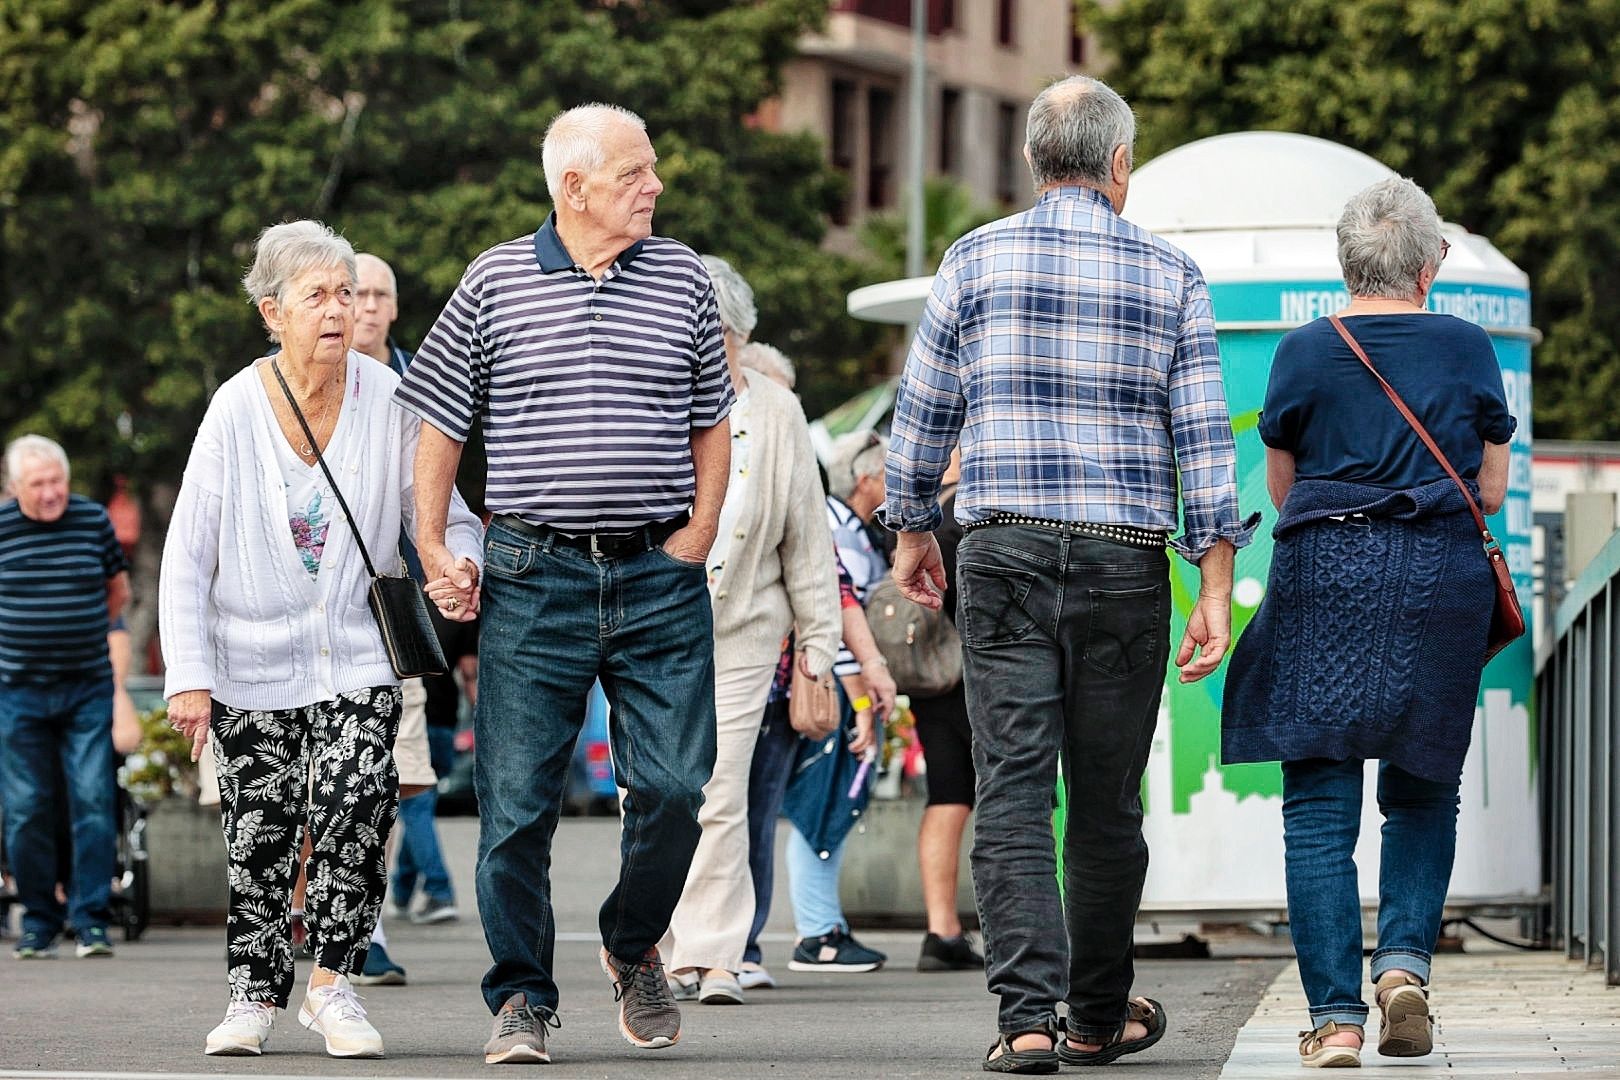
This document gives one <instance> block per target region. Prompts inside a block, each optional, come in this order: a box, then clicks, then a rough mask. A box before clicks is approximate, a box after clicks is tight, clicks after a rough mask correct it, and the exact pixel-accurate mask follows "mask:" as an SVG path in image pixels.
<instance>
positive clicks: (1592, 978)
mask: <svg viewBox="0 0 1620 1080" xmlns="http://www.w3.org/2000/svg"><path fill="white" fill-rule="evenodd" d="M1468 948H1469V949H1470V953H1468V954H1466V955H1458V954H1447V955H1442V956H1440V957H1437V958H1436V960H1435V968H1434V979H1433V992H1432V997H1431V998H1430V1001H1431V1005H1432V1008H1433V1010H1434V1015H1435V1047H1434V1053H1433V1054H1431V1055H1430V1056H1428V1057H1423V1058H1385V1057H1379V1056H1378V1053H1377V1050H1376V1045H1377V1040H1378V1030H1377V1024H1378V1020H1377V1016H1376V1014H1375V1015H1374V1016H1373V1018H1372V1021H1371V1023H1370V1025H1369V1026H1368V1029H1367V1037H1368V1043H1369V1044H1370V1050H1369V1052H1367V1053H1364V1054H1363V1055H1362V1059H1361V1063H1362V1066H1363V1068H1379V1069H1397V1070H1404V1071H1405V1072H1407V1073H1409V1074H1417V1073H1420V1072H1425V1073H1427V1074H1428V1075H1431V1076H1435V1077H1442V1076H1443V1077H1445V1078H1447V1080H1451V1078H1453V1077H1455V1078H1457V1080H1463V1078H1472V1077H1480V1078H1485V1077H1490V1078H1492V1080H1497V1078H1502V1077H1546V1076H1566V1075H1569V1074H1571V1073H1575V1074H1579V1075H1581V1076H1594V1077H1597V1076H1603V1077H1620V989H1612V990H1611V989H1608V988H1606V987H1605V986H1604V985H1603V976H1602V975H1601V974H1600V973H1598V972H1596V971H1589V970H1587V969H1586V968H1585V967H1584V966H1583V965H1581V964H1579V963H1574V962H1571V961H1567V960H1565V959H1564V958H1563V955H1562V954H1561V953H1545V952H1517V951H1510V950H1495V949H1493V947H1492V946H1490V945H1488V944H1484V943H1480V942H1478V941H1476V940H1474V939H1470V940H1469V942H1468ZM1368 992H1369V993H1370V992H1371V987H1368ZM1308 1026H1309V1023H1308V1020H1307V1010H1306V1007H1305V995H1304V993H1303V992H1302V991H1301V990H1300V985H1299V969H1298V967H1297V966H1295V965H1294V964H1289V965H1288V966H1287V967H1286V968H1285V969H1283V971H1282V972H1281V973H1280V974H1279V975H1278V976H1277V978H1276V980H1275V981H1274V982H1273V983H1272V984H1271V988H1270V989H1269V990H1267V991H1266V993H1265V994H1264V995H1263V996H1262V997H1261V999H1260V1004H1259V1005H1258V1006H1257V1007H1256V1009H1255V1012H1254V1016H1253V1017H1251V1018H1250V1020H1249V1022H1248V1023H1247V1024H1245V1025H1244V1027H1243V1030H1242V1031H1240V1032H1239V1033H1238V1038H1237V1044H1236V1045H1235V1046H1234V1047H1233V1048H1232V1056H1231V1057H1230V1058H1229V1059H1228V1060H1227V1063H1226V1068H1225V1069H1224V1070H1222V1072H1221V1077H1222V1078H1223V1080H1271V1078H1272V1077H1284V1076H1286V1077H1303V1076H1312V1075H1317V1074H1316V1073H1315V1072H1314V1071H1313V1070H1308V1069H1305V1068H1303V1067H1302V1066H1301V1065H1300V1064H1299V1051H1298V1046H1299V1036H1298V1035H1297V1034H1296V1032H1298V1031H1299V1030H1301V1029H1302V1028H1305V1027H1308Z"/></svg>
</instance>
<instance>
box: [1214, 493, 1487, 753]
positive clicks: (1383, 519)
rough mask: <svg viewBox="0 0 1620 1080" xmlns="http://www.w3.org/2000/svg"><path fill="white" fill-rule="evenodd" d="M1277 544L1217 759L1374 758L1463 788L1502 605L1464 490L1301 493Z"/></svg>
mask: <svg viewBox="0 0 1620 1080" xmlns="http://www.w3.org/2000/svg"><path fill="white" fill-rule="evenodd" d="M1355 515H1359V516H1355ZM1272 535H1273V537H1274V538H1275V540H1276V544H1275V547H1274V548H1273V551H1272V561H1271V577H1270V583H1269V586H1268V591H1267V593H1266V597H1265V600H1264V601H1263V602H1262V603H1261V605H1260V610H1259V611H1258V612H1256V613H1255V617H1254V620H1253V621H1252V622H1250V623H1249V625H1248V628H1247V629H1245V630H1244V632H1243V636H1242V637H1241V638H1239V639H1238V643H1237V647H1236V648H1235V649H1234V650H1233V653H1232V664H1231V668H1230V670H1229V671H1228V672H1227V676H1226V694H1225V702H1224V705H1223V708H1222V714H1221V757H1222V760H1223V761H1225V762H1226V763H1227V764H1232V763H1235V762H1246V761H1279V760H1280V761H1301V760H1304V759H1307V758H1330V759H1333V760H1336V761H1344V760H1350V759H1355V758H1360V759H1369V758H1377V759H1380V760H1383V761H1389V762H1392V763H1394V764H1395V765H1398V766H1400V767H1401V768H1403V769H1405V770H1406V771H1407V772H1409V773H1412V774H1413V775H1415V776H1421V777H1423V778H1424V779H1427V780H1434V781H1436V782H1441V783H1449V782H1454V781H1455V780H1456V779H1457V778H1458V777H1459V776H1461V775H1462V765H1463V758H1464V756H1466V754H1467V753H1468V742H1469V736H1470V734H1471V733H1472V730H1473V724H1474V704H1475V701H1476V699H1477V698H1478V697H1479V676H1480V671H1481V669H1482V668H1483V666H1484V660H1485V641H1486V637H1487V635H1488V634H1489V632H1490V622H1491V612H1492V609H1493V606H1494V604H1495V597H1496V593H1495V584H1494V578H1493V576H1492V574H1491V570H1490V567H1489V565H1488V564H1487V562H1486V559H1485V554H1484V552H1483V551H1482V550H1481V544H1480V536H1479V529H1478V528H1477V527H1476V526H1475V525H1474V519H1473V517H1472V516H1471V515H1470V514H1469V512H1468V509H1467V504H1466V503H1465V502H1464V501H1463V497H1462V493H1461V492H1459V491H1458V490H1457V485H1456V484H1454V483H1452V482H1451V480H1449V479H1446V480H1439V481H1436V482H1434V483H1430V484H1424V485H1423V486H1421V487H1416V488H1411V489H1409V490H1406V491H1392V490H1390V489H1388V488H1378V487H1369V486H1366V485H1364V484H1351V483H1342V482H1339V481H1332V480H1303V481H1300V482H1299V483H1297V484H1295V485H1294V486H1293V488H1292V490H1290V491H1289V493H1288V498H1287V499H1286V500H1285V501H1284V503H1283V508H1282V515H1281V517H1280V519H1279V520H1278V522H1277V526H1276V528H1275V529H1274V530H1273V533H1272Z"/></svg>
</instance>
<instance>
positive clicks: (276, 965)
mask: <svg viewBox="0 0 1620 1080" xmlns="http://www.w3.org/2000/svg"><path fill="white" fill-rule="evenodd" d="M399 715H400V691H399V687H397V686H373V687H368V688H365V689H361V690H355V691H352V692H350V693H347V694H341V695H339V696H338V697H337V698H336V699H334V700H331V701H321V702H317V703H316V704H314V705H308V706H305V707H304V708H301V709H277V710H262V709H235V708H232V707H230V706H228V705H224V704H221V703H220V702H217V701H216V702H215V703H214V712H213V720H212V723H211V725H210V727H211V734H212V742H213V747H214V761H215V764H216V765H217V766H218V769H219V794H220V807H221V810H222V822H223V824H224V828H225V845H226V849H227V852H228V857H229V867H230V868H229V874H230V909H229V913H228V915H227V917H226V935H227V943H226V965H227V968H228V971H229V979H230V987H231V998H232V999H233V1000H236V1001H271V1002H274V1003H275V1004H276V1006H277V1007H278V1008H283V1009H285V1008H286V1007H287V999H288V997H289V996H290V995H291V993H292V987H293V954H292V934H291V926H290V908H291V900H292V887H293V880H294V878H295V877H296V876H297V874H298V851H299V848H300V846H301V845H302V843H303V833H304V828H305V825H306V824H307V825H308V828H309V833H310V841H311V845H312V848H313V852H312V854H311V855H310V857H309V863H308V866H307V868H306V870H307V875H308V883H309V885H308V891H307V893H306V899H305V906H306V912H305V916H304V920H305V925H307V926H308V927H309V935H310V941H311V943H312V945H313V946H314V949H315V962H316V963H317V964H319V965H320V966H321V967H323V968H326V969H327V970H328V971H335V972H338V973H340V974H347V973H348V972H349V971H350V970H351V969H352V968H353V967H354V965H355V962H356V960H357V959H358V957H359V956H360V955H362V954H363V951H364V950H365V948H366V947H367V946H368V944H369V942H370V937H371V930H372V927H373V926H375V925H376V923H377V915H378V912H379V911H380V910H381V908H382V900H383V891H384V888H385V886H386V884H387V871H386V866H385V861H384V860H385V857H386V853H387V844H388V832H389V830H390V829H391V828H393V825H394V818H395V816H396V815H397V813H398V811H399V778H398V773H397V771H396V770H395V767H394V755H393V745H394V735H395V733H396V732H397V731H398V729H399Z"/></svg>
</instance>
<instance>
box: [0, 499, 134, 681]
mask: <svg viewBox="0 0 1620 1080" xmlns="http://www.w3.org/2000/svg"><path fill="white" fill-rule="evenodd" d="M127 569H129V564H128V562H127V561H126V560H125V558H124V549H123V548H121V547H120V546H119V545H118V537H117V536H116V535H114V533H113V527H112V522H111V521H109V520H108V519H107V511H106V510H104V509H102V507H101V506H100V504H98V503H95V502H92V501H91V500H89V499H86V498H85V497H84V496H82V495H70V496H68V505H67V509H66V510H64V511H63V512H62V516H61V517H59V518H57V519H56V520H55V521H49V522H46V521H35V520H33V519H32V518H29V517H27V516H25V515H24V514H23V512H22V509H21V508H20V507H19V506H18V505H17V503H16V501H15V500H12V501H10V502H6V503H4V504H0V680H3V681H5V682H8V683H25V684H36V685H37V684H48V683H53V682H58V681H62V680H66V679H95V678H111V676H112V663H111V661H109V660H108V659H107V630H108V621H107V579H108V578H112V577H116V576H117V575H118V574H120V573H122V572H123V571H125V570H127Z"/></svg>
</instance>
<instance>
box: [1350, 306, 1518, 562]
mask: <svg viewBox="0 0 1620 1080" xmlns="http://www.w3.org/2000/svg"><path fill="white" fill-rule="evenodd" d="M1328 322H1330V323H1332V324H1333V329H1335V330H1337V331H1338V332H1339V336H1340V337H1342V338H1344V343H1345V344H1346V345H1348V346H1350V351H1351V352H1353V353H1355V354H1356V359H1357V360H1360V361H1361V362H1362V363H1363V364H1365V365H1366V366H1367V370H1368V371H1370V372H1372V373H1373V378H1375V379H1377V380H1378V385H1379V386H1382V387H1383V388H1384V393H1386V394H1388V395H1389V400H1390V401H1392V402H1394V403H1395V408H1397V409H1399V410H1400V413H1401V415H1402V416H1404V417H1406V422H1407V423H1408V424H1411V425H1412V430H1413V431H1415V432H1417V436H1418V438H1420V439H1422V440H1423V445H1424V446H1427V447H1428V448H1429V453H1431V454H1433V455H1434V459H1435V460H1436V461H1438V462H1439V463H1440V467H1441V468H1442V469H1444V470H1446V475H1447V476H1449V477H1451V479H1452V482H1453V483H1455V484H1456V485H1457V490H1459V491H1461V492H1462V493H1463V498H1464V499H1467V500H1468V510H1469V512H1470V513H1472V514H1473V515H1474V524H1476V525H1478V526H1479V531H1480V535H1481V536H1483V537H1484V538H1485V545H1486V546H1487V547H1490V546H1491V545H1493V544H1495V543H1496V539H1495V538H1494V537H1493V536H1491V530H1490V529H1489V528H1487V527H1486V525H1485V515H1484V514H1482V513H1480V511H1479V503H1477V502H1475V501H1474V496H1473V494H1472V493H1470V492H1469V490H1468V485H1467V484H1465V483H1463V478H1462V477H1460V476H1458V475H1457V470H1456V469H1453V468H1452V467H1451V462H1450V461H1449V460H1447V458H1446V455H1445V453H1444V452H1443V451H1442V450H1441V449H1440V447H1439V445H1438V444H1436V443H1435V441H1434V439H1433V437H1431V436H1430V435H1429V433H1428V431H1427V430H1425V429H1424V427H1423V425H1422V424H1421V423H1420V422H1419V421H1418V418H1417V417H1415V416H1413V415H1412V410H1411V409H1408V408H1407V407H1406V402H1404V401H1402V400H1401V395H1399V394H1397V393H1396V392H1395V388H1394V387H1393V386H1391V385H1389V382H1388V380H1386V379H1385V378H1384V377H1383V376H1382V375H1380V374H1379V373H1378V369H1377V368H1375V367H1373V362H1372V361H1371V360H1369V359H1368V358H1367V350H1365V349H1363V348H1362V347H1361V343H1360V342H1359V341H1357V340H1356V339H1355V338H1354V337H1352V336H1351V334H1350V331H1349V329H1347V328H1346V327H1345V325H1344V323H1342V322H1340V321H1339V317H1338V316H1337V315H1329V316H1328Z"/></svg>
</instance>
